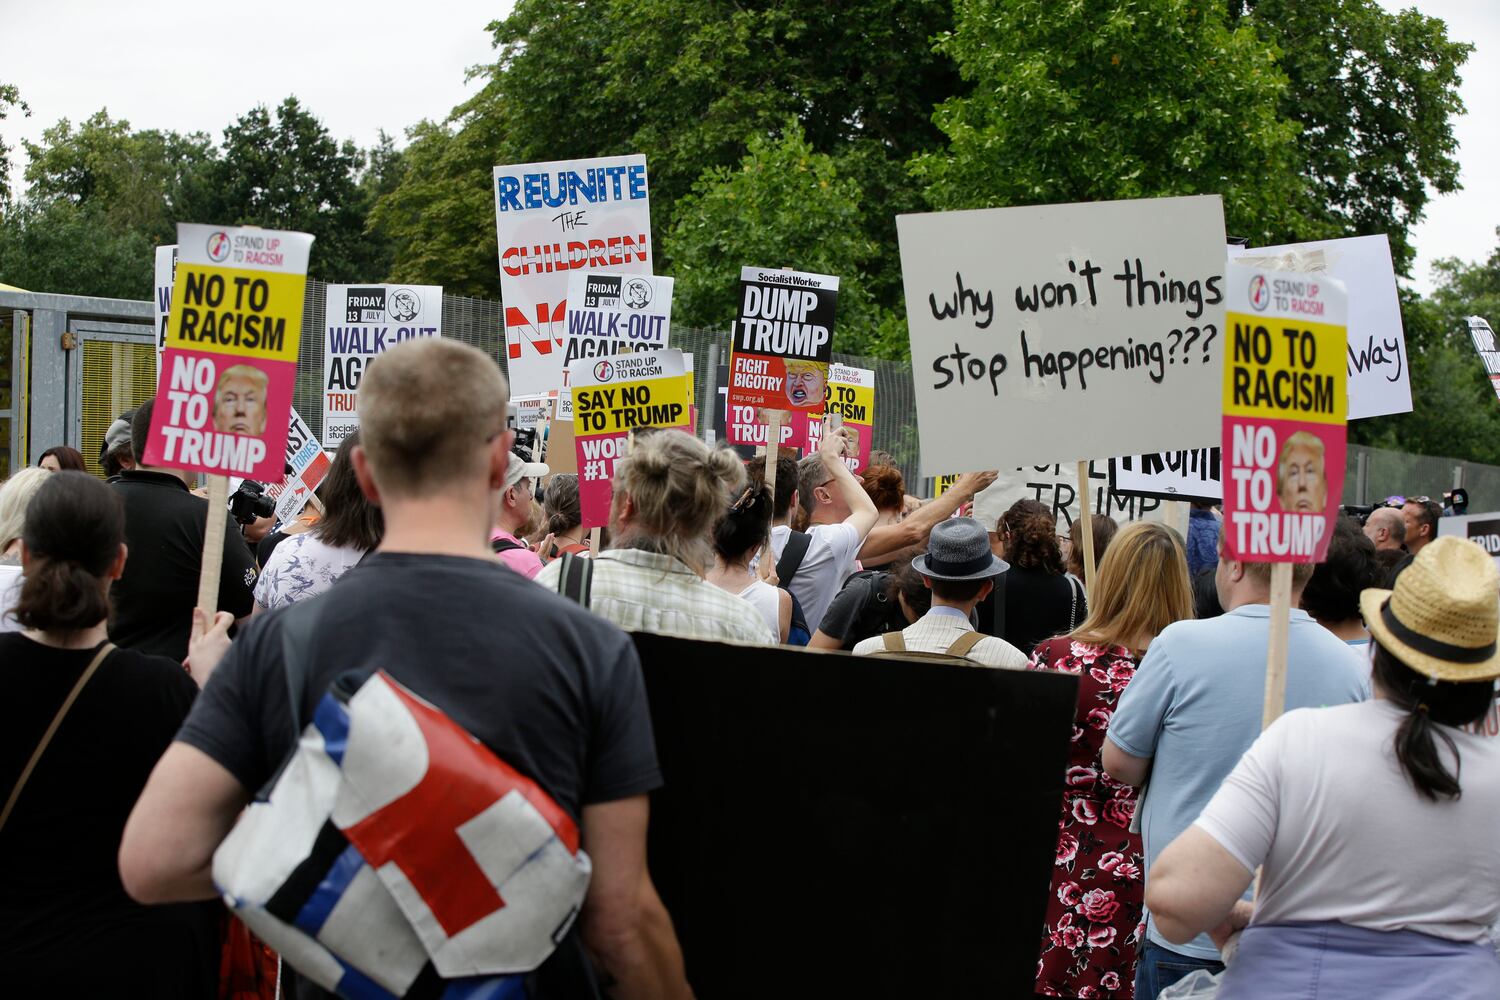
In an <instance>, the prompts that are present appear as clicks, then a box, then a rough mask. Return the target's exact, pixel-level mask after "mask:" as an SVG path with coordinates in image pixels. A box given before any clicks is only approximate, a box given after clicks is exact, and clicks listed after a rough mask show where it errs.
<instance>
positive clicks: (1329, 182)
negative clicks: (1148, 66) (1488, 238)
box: [1229, 0, 1474, 274]
mask: <svg viewBox="0 0 1500 1000" xmlns="http://www.w3.org/2000/svg"><path fill="white" fill-rule="evenodd" d="M1229 6H1230V10H1231V13H1232V16H1233V17H1234V18H1235V19H1236V20H1242V21H1243V23H1244V24H1246V25H1248V26H1249V27H1251V28H1252V29H1253V30H1254V31H1255V32H1256V33H1257V34H1258V35H1259V36H1260V37H1261V38H1262V39H1264V40H1266V41H1267V42H1270V43H1273V44H1274V45H1276V46H1277V48H1278V51H1279V56H1278V59H1277V64H1278V66H1279V67H1280V69H1281V70H1282V72H1284V73H1285V74H1286V75H1287V79H1288V86H1287V88H1286V90H1284V91H1283V92H1282V95H1281V99H1280V113H1281V116H1282V117H1283V118H1284V119H1286V120H1287V121H1293V122H1297V123H1298V124H1300V125H1301V126H1302V135H1301V137H1300V139H1299V141H1298V143H1297V149H1298V156H1299V160H1300V164H1301V165H1300V169H1299V173H1300V174H1301V175H1302V176H1303V177H1304V178H1305V179H1306V180H1307V187H1306V189H1305V191H1304V192H1303V202H1302V204H1301V205H1300V206H1299V214H1300V215H1301V216H1302V218H1304V219H1306V220H1307V224H1306V225H1302V226H1293V227H1292V228H1291V229H1289V230H1288V231H1287V232H1286V233H1285V234H1284V240H1285V241H1300V240H1309V239H1319V238H1322V237H1323V236H1324V235H1326V234H1329V233H1332V234H1333V235H1337V236H1364V235H1370V234H1374V233H1386V234H1388V235H1389V236H1390V238H1391V253H1392V255H1393V256H1394V258H1395V261H1396V266H1397V269H1398V270H1399V271H1400V272H1401V273H1403V274H1405V273H1408V272H1409V269H1410V267H1411V263H1412V260H1413V257H1414V251H1413V248H1412V246H1411V227H1412V226H1413V225H1415V224H1416V222H1417V221H1418V220H1419V219H1420V218H1421V217H1422V212H1423V208H1424V206H1425V205H1426V204H1427V201H1428V199H1429V198H1430V197H1431V192H1433V191H1436V192H1439V193H1446V192H1449V191H1456V190H1457V189H1458V187H1459V183H1458V161H1457V160H1455V159H1454V155H1455V154H1456V153H1457V151H1458V141H1457V140H1456V139H1455V138H1454V136H1453V119H1454V118H1455V117H1456V116H1457V115H1460V114H1462V113H1463V110H1464V108H1463V102H1462V101H1461V100H1460V99H1459V96H1458V84H1459V82H1460V81H1459V76H1458V70H1459V67H1460V66H1462V65H1463V63H1464V61H1465V60H1466V59H1467V58H1468V56H1469V53H1471V52H1472V51H1473V49H1474V47H1473V46H1472V45H1469V44H1466V43H1462V42H1453V41H1449V40H1448V37H1447V28H1446V25H1444V23H1443V22H1442V21H1441V20H1439V19H1437V18H1434V17H1427V16H1425V15H1423V14H1421V13H1418V12H1417V11H1416V10H1415V9H1408V10H1404V11H1400V12H1390V11H1386V10H1384V9H1383V8H1381V7H1380V6H1379V5H1378V4H1377V3H1376V2H1375V0H1231V3H1230V5H1229ZM1429 189H1430V190H1429Z"/></svg>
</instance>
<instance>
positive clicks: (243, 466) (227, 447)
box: [142, 223, 313, 483]
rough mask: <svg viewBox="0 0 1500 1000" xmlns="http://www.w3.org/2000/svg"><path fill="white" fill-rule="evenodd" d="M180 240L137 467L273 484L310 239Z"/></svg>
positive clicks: (243, 232) (262, 232)
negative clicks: (151, 406)
mask: <svg viewBox="0 0 1500 1000" xmlns="http://www.w3.org/2000/svg"><path fill="white" fill-rule="evenodd" d="M177 242H178V245H179V248H178V259H177V280H176V282H175V283H174V284H173V286H172V303H171V314H170V317H169V318H168V322H167V340H166V348H165V350H164V351H163V354H162V364H161V373H160V376H159V377H158V380H157V388H156V399H157V403H156V409H155V410H154V411H153V413H152V418H151V434H150V437H149V438H147V441H146V453H145V455H144V456H143V457H142V462H143V464H145V465H154V466H158V467H161V468H167V469H185V470H188V471H191V472H202V473H205V474H207V475H220V476H243V477H245V478H246V479H254V480H256V481H258V482H262V483H265V482H279V481H280V480H281V478H282V475H283V472H282V470H283V469H284V467H285V462H284V461H283V456H284V454H285V451H286V439H287V425H288V422H289V420H290V416H291V411H292V389H293V386H294V385H295V383H296V380H297V349H298V345H299V344H300V342H301V338H302V296H303V292H304V289H305V287H306V285H307V258H308V253H309V251H310V250H311V249H312V242H313V238H312V237H311V236H309V235H308V234H306V233H287V232H277V231H274V230H269V229H256V228H253V227H234V226H224V227H220V226H204V225H195V224H189V223H183V224H180V225H179V226H178V227H177Z"/></svg>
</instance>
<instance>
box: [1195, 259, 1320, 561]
mask: <svg viewBox="0 0 1500 1000" xmlns="http://www.w3.org/2000/svg"><path fill="white" fill-rule="evenodd" d="M1227 282H1228V286H1229V287H1228V288H1227V290H1226V291H1227V294H1228V299H1229V307H1228V313H1227V315H1226V317H1225V326H1226V335H1227V336H1226V340H1227V343H1226V344H1225V350H1226V351H1227V352H1228V353H1227V357H1226V358H1225V363H1224V384H1223V391H1224V429H1223V443H1222V447H1223V456H1224V487H1225V488H1224V542H1225V547H1226V548H1227V550H1228V551H1229V554H1230V555H1231V556H1232V557H1233V558H1235V559H1241V560H1247V561H1250V562H1321V561H1322V560H1323V558H1324V556H1325V554H1326V553H1327V551H1328V540H1329V538H1330V537H1331V536H1332V534H1333V531H1332V528H1333V519H1334V518H1335V517H1336V516H1337V515H1338V510H1339V502H1340V498H1341V497H1342V496H1343V490H1344V446H1345V435H1346V433H1347V429H1348V425H1347V423H1346V421H1345V416H1346V414H1347V413H1348V389H1347V385H1348V374H1347V369H1346V366H1345V363H1344V357H1345V352H1346V350H1347V344H1348V336H1347V331H1346V329H1345V323H1346V320H1345V317H1346V314H1347V313H1346V299H1345V295H1344V289H1343V286H1342V285H1341V284H1340V283H1339V282H1338V281H1336V280H1334V279H1332V278H1328V277H1325V276H1323V275H1319V274H1296V273H1291V272H1286V271H1265V270H1260V269H1258V268H1252V267H1246V266H1243V265H1240V264H1234V265H1231V267H1230V271H1229V275H1228V277H1227Z"/></svg>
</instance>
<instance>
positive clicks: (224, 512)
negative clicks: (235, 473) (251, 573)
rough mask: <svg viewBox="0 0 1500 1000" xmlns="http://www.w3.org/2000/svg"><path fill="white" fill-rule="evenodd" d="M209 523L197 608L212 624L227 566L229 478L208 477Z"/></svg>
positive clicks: (204, 542) (206, 531)
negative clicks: (225, 551)
mask: <svg viewBox="0 0 1500 1000" xmlns="http://www.w3.org/2000/svg"><path fill="white" fill-rule="evenodd" d="M204 478H205V479H206V481H207V486H208V524H207V525H206V526H205V527H204V529H203V562H202V565H201V566H200V568H199V570H198V607H200V608H202V609H203V613H204V615H206V616H207V617H208V621H209V623H210V624H212V623H213V620H214V612H216V611H218V610H219V571H220V568H221V567H222V566H223V565H224V527H225V525H226V524H228V523H229V477H228V476H205V477H204Z"/></svg>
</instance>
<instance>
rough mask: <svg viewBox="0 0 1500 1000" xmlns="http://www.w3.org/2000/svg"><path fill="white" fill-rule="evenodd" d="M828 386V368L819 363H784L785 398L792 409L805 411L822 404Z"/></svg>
mask: <svg viewBox="0 0 1500 1000" xmlns="http://www.w3.org/2000/svg"><path fill="white" fill-rule="evenodd" d="M827 385H828V366H827V365H825V364H823V363H822V362H821V361H788V362H787V363H786V398H787V401H788V402H790V403H791V404H792V407H793V408H794V409H798V410H805V409H807V408H809V407H811V406H813V405H814V404H817V405H819V406H821V405H822V403H823V397H824V395H825V392H824V390H825V388H826V387H827Z"/></svg>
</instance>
